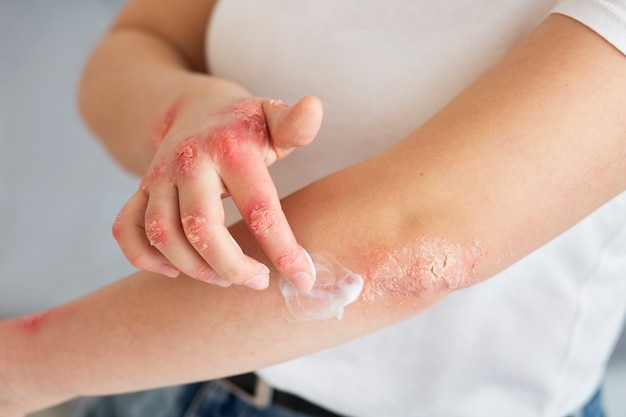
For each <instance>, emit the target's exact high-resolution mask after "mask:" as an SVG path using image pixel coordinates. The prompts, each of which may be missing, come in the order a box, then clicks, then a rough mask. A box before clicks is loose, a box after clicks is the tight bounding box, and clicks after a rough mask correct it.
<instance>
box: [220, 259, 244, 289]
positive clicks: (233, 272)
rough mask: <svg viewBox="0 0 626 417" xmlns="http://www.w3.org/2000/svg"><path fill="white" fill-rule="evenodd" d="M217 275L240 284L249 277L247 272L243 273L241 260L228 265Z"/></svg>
mask: <svg viewBox="0 0 626 417" xmlns="http://www.w3.org/2000/svg"><path fill="white" fill-rule="evenodd" d="M219 275H220V276H221V277H223V278H225V279H227V280H228V281H230V282H232V283H233V284H237V285H241V284H243V283H245V282H246V281H247V280H248V279H250V276H249V274H248V275H246V274H245V268H244V263H243V262H237V263H233V264H231V265H229V266H228V267H226V268H225V269H224V270H223V271H222V272H221V273H220V274H219Z"/></svg>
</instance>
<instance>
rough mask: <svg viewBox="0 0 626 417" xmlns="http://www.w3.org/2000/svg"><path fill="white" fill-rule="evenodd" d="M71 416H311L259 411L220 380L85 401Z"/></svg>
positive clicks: (271, 409) (277, 408)
mask: <svg viewBox="0 0 626 417" xmlns="http://www.w3.org/2000/svg"><path fill="white" fill-rule="evenodd" d="M74 417H312V415H310V414H303V413H300V412H297V411H292V410H289V409H287V408H284V407H282V406H279V405H271V406H269V407H266V408H258V407H256V406H255V405H253V404H250V403H249V402H247V401H246V400H244V399H241V398H240V397H238V396H237V395H236V394H234V393H232V392H231V391H230V390H229V389H228V387H227V386H226V385H224V384H223V383H222V382H220V381H210V382H204V383H198V384H190V385H182V386H176V387H170V388H162V389H156V390H150V391H142V392H137V393H132V394H124V395H112V396H107V397H101V398H93V399H90V400H88V401H86V402H85V403H84V404H83V406H82V407H81V408H80V409H79V410H78V411H77V413H76V414H74Z"/></svg>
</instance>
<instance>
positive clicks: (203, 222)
mask: <svg viewBox="0 0 626 417" xmlns="http://www.w3.org/2000/svg"><path fill="white" fill-rule="evenodd" d="M182 223H183V229H184V230H185V235H186V236H187V239H188V240H189V242H190V243H191V244H192V245H194V246H195V247H196V248H197V249H198V250H201V251H203V250H206V249H207V248H208V247H209V237H208V231H207V219H206V218H205V217H202V216H194V215H189V216H185V217H184V218H183V219H182Z"/></svg>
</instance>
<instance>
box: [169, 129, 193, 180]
mask: <svg viewBox="0 0 626 417" xmlns="http://www.w3.org/2000/svg"><path fill="white" fill-rule="evenodd" d="M174 152H175V153H176V166H177V168H178V173H179V174H180V175H182V176H189V175H191V174H192V173H193V169H194V165H195V163H196V160H197V159H198V144H197V139H195V138H193V137H192V138H188V139H185V140H183V141H182V142H181V143H180V144H179V145H178V146H177V147H176V150H175V151H174Z"/></svg>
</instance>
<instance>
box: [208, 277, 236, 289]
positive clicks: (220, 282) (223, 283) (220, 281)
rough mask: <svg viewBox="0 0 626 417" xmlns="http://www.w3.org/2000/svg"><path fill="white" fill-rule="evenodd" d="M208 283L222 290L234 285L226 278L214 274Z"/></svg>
mask: <svg viewBox="0 0 626 417" xmlns="http://www.w3.org/2000/svg"><path fill="white" fill-rule="evenodd" d="M206 282H208V283H209V284H213V285H217V286H218V287H222V288H228V287H230V286H231V285H233V283H232V282H230V281H229V280H227V279H226V278H222V277H221V276H219V275H217V274H213V276H212V277H211V278H209V279H207V280H206Z"/></svg>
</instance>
